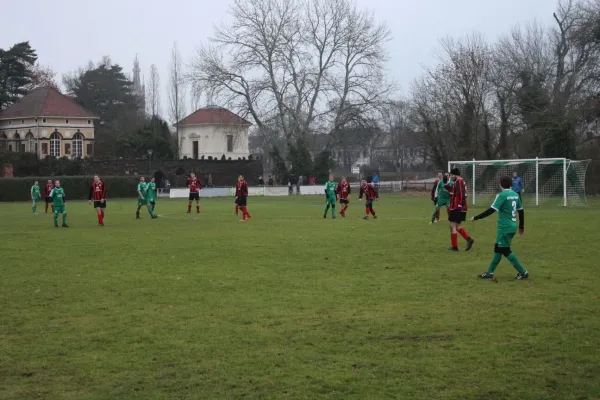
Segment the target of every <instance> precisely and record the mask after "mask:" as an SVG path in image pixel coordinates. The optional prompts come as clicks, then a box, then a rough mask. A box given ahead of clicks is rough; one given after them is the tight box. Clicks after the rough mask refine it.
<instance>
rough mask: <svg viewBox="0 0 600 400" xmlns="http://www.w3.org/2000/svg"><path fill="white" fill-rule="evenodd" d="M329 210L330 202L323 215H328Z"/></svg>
mask: <svg viewBox="0 0 600 400" xmlns="http://www.w3.org/2000/svg"><path fill="white" fill-rule="evenodd" d="M327 211H329V204H327V205H326V206H325V212H324V213H323V215H327Z"/></svg>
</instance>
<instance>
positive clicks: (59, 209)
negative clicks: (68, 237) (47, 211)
mask: <svg viewBox="0 0 600 400" xmlns="http://www.w3.org/2000/svg"><path fill="white" fill-rule="evenodd" d="M49 197H50V198H51V199H52V205H53V206H54V227H55V228H58V214H62V226H63V228H68V227H69V225H67V206H66V200H65V189H63V188H61V187H60V181H56V182H54V187H53V188H52V191H50V196H49Z"/></svg>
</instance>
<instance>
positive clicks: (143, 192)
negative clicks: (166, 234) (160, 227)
mask: <svg viewBox="0 0 600 400" xmlns="http://www.w3.org/2000/svg"><path fill="white" fill-rule="evenodd" d="M137 192H138V199H137V210H136V211H135V219H140V209H141V208H142V206H146V208H148V214H150V216H151V217H152V219H155V218H156V215H154V213H153V212H152V208H151V205H150V203H149V202H148V184H147V183H146V178H144V177H143V176H141V177H140V182H139V183H138V185H137Z"/></svg>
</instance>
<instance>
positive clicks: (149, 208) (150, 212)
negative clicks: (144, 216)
mask: <svg viewBox="0 0 600 400" xmlns="http://www.w3.org/2000/svg"><path fill="white" fill-rule="evenodd" d="M148 214H150V216H151V217H154V214H152V207H148Z"/></svg>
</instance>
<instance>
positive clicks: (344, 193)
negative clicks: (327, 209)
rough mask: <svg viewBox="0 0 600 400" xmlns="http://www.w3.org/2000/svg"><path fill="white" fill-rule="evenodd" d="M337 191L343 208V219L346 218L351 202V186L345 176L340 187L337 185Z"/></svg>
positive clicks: (341, 212)
mask: <svg viewBox="0 0 600 400" xmlns="http://www.w3.org/2000/svg"><path fill="white" fill-rule="evenodd" d="M336 191H337V195H338V197H339V199H340V204H341V206H342V209H341V210H340V214H342V217H343V218H345V217H346V210H347V209H348V204H350V200H349V199H348V196H349V195H350V184H349V183H348V181H347V180H346V177H345V176H342V181H341V182H340V184H339V185H337V188H336Z"/></svg>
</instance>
